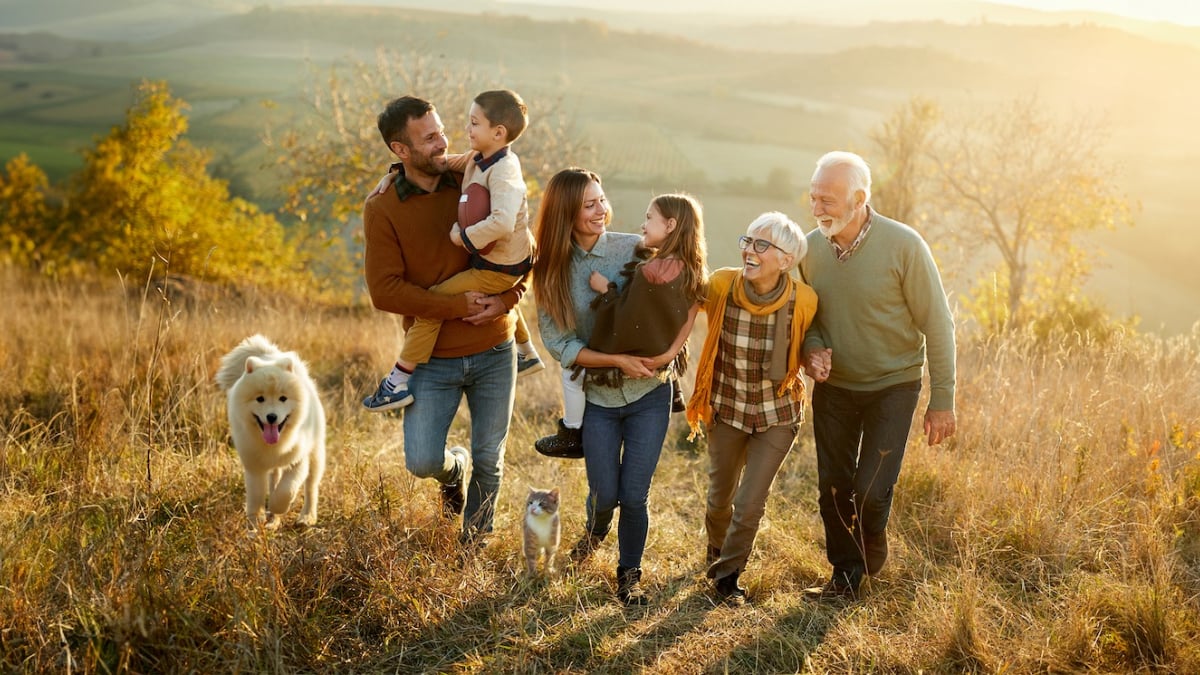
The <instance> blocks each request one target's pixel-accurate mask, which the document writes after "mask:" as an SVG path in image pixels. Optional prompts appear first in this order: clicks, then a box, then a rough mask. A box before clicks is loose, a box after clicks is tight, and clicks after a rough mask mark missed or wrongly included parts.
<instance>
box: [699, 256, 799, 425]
mask: <svg viewBox="0 0 1200 675" xmlns="http://www.w3.org/2000/svg"><path fill="white" fill-rule="evenodd" d="M783 278H784V284H786V286H785V287H784V289H783V292H782V293H780V294H779V297H778V298H776V299H775V300H774V301H773V302H770V303H768V304H765V305H757V304H755V303H754V302H753V301H751V300H750V298H749V297H748V296H747V295H746V285H745V284H744V283H743V282H742V270H741V269H740V268H735V267H728V268H725V269H720V270H716V271H715V272H713V273H712V276H710V277H709V280H708V300H707V301H706V302H705V306H704V313H705V314H707V315H708V336H707V337H705V338H704V348H703V349H702V350H701V352H700V358H699V360H698V363H697V364H696V386H695V388H694V390H693V392H692V398H691V400H690V401H688V406H687V421H688V426H689V427H691V429H692V433H691V434H689V435H688V440H691V439H693V438H695V437H696V435H697V434H699V433H701V432H702V431H703V427H704V426H705V425H708V424H711V423H712V418H713V408H712V383H713V368H714V366H715V365H716V361H717V345H718V344H720V341H721V330H722V325H721V324H722V322H723V321H724V318H725V301H726V299H727V298H729V296H730V295H732V296H733V302H734V304H736V305H737V306H738V307H741V308H742V309H745V310H746V311H747V312H750V313H751V314H753V315H755V316H762V315H764V314H771V313H773V312H776V311H779V309H780V308H782V307H783V306H784V305H785V304H787V302H788V301H789V300H790V299H791V298H792V294H793V293H795V294H796V302H795V303H794V304H793V305H792V331H791V341H790V344H788V346H787V349H788V358H787V375H786V376H785V377H784V378H783V381H782V382H780V383H779V388H778V389H777V390H776V395H778V396H783V395H784V394H789V395H790V396H791V397H792V400H794V401H802V400H804V380H803V379H802V378H801V377H800V374H801V358H800V349H801V347H802V346H803V344H804V333H805V331H807V330H808V326H809V324H810V323H812V318H813V314H814V313H816V310H817V296H816V294H815V293H813V291H812V288H810V287H809V286H808V285H807V284H799V283H796V281H795V280H794V279H792V277H791V275H788V274H784V275H783ZM778 348H779V346H778V345H776V346H775V349H778Z"/></svg>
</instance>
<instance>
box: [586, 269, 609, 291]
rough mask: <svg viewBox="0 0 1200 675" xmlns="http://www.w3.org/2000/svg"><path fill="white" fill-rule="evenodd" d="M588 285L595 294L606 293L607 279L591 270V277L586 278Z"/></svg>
mask: <svg viewBox="0 0 1200 675" xmlns="http://www.w3.org/2000/svg"><path fill="white" fill-rule="evenodd" d="M588 285H589V286H591V287H592V290H593V291H596V292H597V293H607V292H608V277H606V276H604V275H603V274H600V273H599V272H596V271H594V270H593V271H592V276H590V277H588Z"/></svg>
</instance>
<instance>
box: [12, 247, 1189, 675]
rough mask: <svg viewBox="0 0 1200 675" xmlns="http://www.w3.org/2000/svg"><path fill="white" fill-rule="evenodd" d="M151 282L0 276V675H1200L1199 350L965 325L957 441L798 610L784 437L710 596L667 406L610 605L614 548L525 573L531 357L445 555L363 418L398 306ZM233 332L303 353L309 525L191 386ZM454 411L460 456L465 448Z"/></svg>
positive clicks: (378, 434)
mask: <svg viewBox="0 0 1200 675" xmlns="http://www.w3.org/2000/svg"><path fill="white" fill-rule="evenodd" d="M172 293H174V292H169V293H168V294H167V295H162V294H160V293H159V292H157V291H156V290H154V289H153V288H149V287H147V288H142V287H140V284H139V283H138V282H137V281H136V280H125V281H123V282H118V280H116V279H109V280H101V281H97V282H94V283H91V284H86V285H83V284H80V285H66V284H61V283H57V282H50V281H46V280H43V279H33V278H29V277H27V276H25V275H22V274H19V273H17V272H14V271H12V270H7V269H6V270H0V294H2V295H3V297H4V298H5V299H6V312H5V313H4V317H5V319H4V330H3V331H0V420H3V422H2V424H3V429H2V433H0V551H2V555H0V588H2V589H3V590H4V592H3V593H0V670H4V671H23V672H64V671H70V672H85V673H90V672H114V671H120V672H181V671H196V672H245V671H251V672H267V671H275V672H313V671H322V672H324V671H354V672H379V671H387V672H425V671H434V670H436V671H453V672H464V673H493V672H517V673H534V672H563V673H590V672H649V673H702V672H712V673H718V672H799V671H806V672H807V671H811V672H862V671H883V672H938V673H958V672H964V671H975V672H1000V671H1006V672H1036V671H1054V672H1078V671H1092V672H1130V671H1163V672H1196V670H1197V669H1198V668H1200V648H1198V647H1197V645H1198V644H1200V607H1198V606H1197V603H1196V598H1197V597H1198V595H1200V458H1198V456H1197V455H1198V452H1200V423H1198V422H1197V420H1200V334H1192V335H1191V336H1189V337H1186V338H1175V339H1171V340H1164V339H1160V338H1154V337H1146V336H1130V337H1129V339H1128V340H1118V341H1117V342H1115V343H1113V344H1111V345H1110V346H1108V347H1103V348H1101V347H1098V346H1088V345H1084V346H1083V347H1077V348H1074V349H1067V348H1059V347H1054V346H1041V347H1039V346H1037V345H1032V344H1027V343H1024V342H1022V341H1019V340H1014V341H1012V342H1006V341H993V342H988V343H979V342H977V341H975V340H972V339H970V338H969V337H967V336H965V335H964V336H961V337H962V340H961V345H962V346H961V349H960V353H959V368H958V370H959V374H960V381H959V399H958V414H959V420H960V422H959V428H960V431H959V434H958V435H957V436H956V437H955V438H954V439H953V440H952V441H951V442H949V443H948V444H947V445H945V446H943V447H938V448H933V449H931V448H927V447H926V446H925V445H924V443H923V439H922V438H921V436H920V432H919V428H918V429H915V430H914V435H913V437H912V440H911V442H910V445H909V447H908V449H907V456H906V459H905V465H904V470H903V473H902V474H901V477H900V482H899V484H898V487H897V494H896V501H895V509H894V513H893V516H892V521H891V526H890V531H891V532H892V535H893V537H892V558H891V560H890V561H889V564H888V567H887V569H886V570H885V571H884V572H883V573H882V574H881V575H880V576H878V577H877V578H875V579H872V580H871V581H870V583H869V586H868V590H867V593H866V596H865V598H864V599H863V600H861V601H859V602H857V603H854V604H851V605H848V606H845V607H831V606H821V605H814V604H811V603H810V602H809V601H806V600H805V599H804V598H803V597H802V594H801V589H803V588H804V587H806V586H809V585H811V584H813V583H817V582H820V581H822V580H823V578H824V575H826V574H827V572H828V570H827V564H826V563H825V561H824V554H823V546H822V538H823V535H822V531H821V525H820V519H819V516H818V515H817V507H816V499H817V494H816V479H815V466H814V459H813V448H812V440H811V427H810V426H809V425H808V424H807V423H806V424H805V426H804V427H803V428H802V430H801V434H800V440H799V442H798V443H797V445H796V446H795V448H794V449H793V451H792V454H791V455H790V457H789V458H788V460H787V461H786V463H785V464H784V467H783V470H782V472H781V473H780V475H779V477H778V480H777V482H776V485H775V489H774V491H773V493H772V495H771V498H770V501H769V502H768V506H767V514H766V518H765V520H764V526H763V529H762V531H761V533H760V535H759V538H758V541H757V543H756V553H755V554H754V556H753V557H752V558H751V561H750V563H749V567H748V569H747V571H746V573H745V575H744V577H743V579H744V580H745V582H746V583H747V585H748V587H749V590H750V595H751V599H752V602H751V604H749V605H748V606H746V607H745V608H740V609H737V608H728V607H722V606H716V605H714V604H713V602H712V600H711V599H710V595H709V582H708V581H707V580H705V579H704V578H703V566H702V557H703V548H704V545H703V542H704V539H703V504H704V494H705V489H706V487H705V486H706V469H705V459H704V457H705V455H704V446H703V443H702V442H701V443H699V444H692V443H689V442H688V441H687V440H686V438H685V437H686V428H685V425H684V424H683V423H682V420H680V419H678V418H676V419H674V420H673V422H672V431H671V433H670V434H669V439H668V442H667V446H666V448H665V450H664V454H663V458H662V461H661V463H660V466H659V469H658V472H657V475H656V478H655V484H654V487H653V489H652V494H651V517H652V526H651V533H650V539H649V544H648V551H647V555H646V558H645V574H646V576H645V581H646V584H647V588H648V591H649V594H650V598H651V603H650V605H649V607H647V608H645V609H643V610H627V609H624V608H622V607H620V606H618V605H617V604H616V603H615V602H614V601H613V599H612V587H613V583H614V581H613V569H614V568H615V565H616V558H615V555H616V554H615V545H614V544H613V543H612V542H608V543H606V544H605V545H604V547H603V548H602V549H601V551H600V552H599V553H598V555H597V556H596V557H595V558H594V559H593V560H592V561H590V562H588V563H587V564H585V565H583V566H581V567H577V568H572V567H569V566H568V567H566V569H565V570H564V571H563V572H562V573H560V574H558V575H555V576H553V577H551V578H528V577H526V576H525V574H524V572H523V561H522V559H521V555H520V546H521V544H520V536H519V517H520V513H521V508H522V505H523V499H524V495H525V492H526V491H527V489H528V487H529V486H543V487H546V486H558V487H559V488H560V489H561V490H562V491H563V495H564V497H563V507H562V514H563V523H564V526H563V528H564V529H563V531H564V540H565V542H566V543H567V545H568V546H569V544H570V542H571V541H573V540H574V539H575V538H576V537H577V536H578V535H579V533H580V532H581V530H582V527H583V520H584V515H583V500H584V496H585V494H586V483H585V476H584V473H583V467H582V465H581V464H580V463H579V462H571V461H565V460H548V459H546V458H543V457H541V456H540V455H537V454H536V453H534V452H533V450H532V442H533V440H534V439H535V438H537V437H538V436H540V435H543V434H545V433H547V432H548V431H549V430H551V429H552V424H553V420H554V418H555V417H556V416H557V414H558V411H559V401H560V399H559V396H560V394H559V387H558V384H557V377H556V373H555V372H553V370H554V369H553V368H552V369H551V370H549V371H547V372H545V373H542V374H539V375H536V376H534V378H533V379H532V380H525V381H523V382H522V386H521V387H520V390H519V391H518V394H517V408H516V410H515V411H514V415H513V419H512V428H511V433H510V437H509V441H508V449H507V458H506V463H505V477H504V484H503V489H502V494H501V499H500V506H499V513H498V516H497V531H496V533H495V536H494V537H493V538H492V539H491V540H490V543H489V544H488V546H487V547H486V548H485V549H483V550H482V552H480V553H479V554H478V555H477V556H474V557H470V558H467V559H465V560H462V559H460V557H459V555H458V551H457V544H456V543H455V542H456V538H455V537H456V530H455V528H454V527H453V526H452V525H449V524H447V523H446V522H445V521H443V520H442V519H441V517H440V516H439V506H438V502H437V496H436V495H437V492H436V489H435V487H434V486H433V485H432V484H431V483H429V482H427V481H425V482H422V481H417V480H415V479H413V478H412V477H411V476H410V475H409V474H408V473H407V472H406V471H405V469H404V460H403V457H404V438H403V435H402V433H401V419H400V417H399V416H390V415H372V414H368V413H364V412H363V411H362V410H361V409H360V407H359V404H358V401H359V399H360V397H361V396H362V395H364V394H365V393H366V392H367V390H368V389H370V388H372V387H373V386H374V383H375V382H376V381H377V379H376V378H378V377H379V374H380V373H381V372H384V370H385V369H386V366H387V365H388V364H389V363H390V362H391V360H392V359H393V358H394V356H395V352H396V348H397V340H398V324H397V322H396V321H395V320H394V319H393V318H390V317H387V316H385V315H382V314H380V313H377V312H373V311H370V310H367V309H356V310H351V311H347V310H344V309H338V310H322V309H320V308H317V307H314V306H309V305H306V304H305V303H296V302H294V301H290V300H287V299H277V298H271V297H265V296H264V297H255V296H254V295H253V294H252V293H251V294H248V295H247V294H243V295H242V296H240V297H234V298H231V297H224V296H222V295H220V294H219V293H216V292H213V293H212V294H208V293H205V292H204V290H203V289H195V290H194V291H193V292H192V293H190V294H189V295H188V296H186V297H185V296H183V295H173V294H172ZM255 332H262V333H264V334H266V335H268V336H269V337H271V338H272V339H273V340H275V341H276V342H278V343H279V344H280V345H281V346H282V347H284V348H285V349H295V350H297V351H298V352H299V353H300V354H301V355H302V356H303V357H304V358H305V359H306V361H307V362H308V364H309V367H310V370H311V372H312V373H313V374H314V377H315V378H316V379H317V382H318V384H319V386H320V388H321V391H322V400H323V401H324V404H325V406H326V410H327V413H328V416H329V433H328V440H329V469H328V471H327V473H326V476H325V480H324V484H323V489H322V504H321V507H322V511H321V514H320V515H321V520H320V523H319V525H318V526H317V527H315V528H312V529H309V530H306V531H302V530H297V529H294V528H285V529H284V530H282V531H280V532H278V533H275V534H273V535H270V536H261V537H257V538H252V537H249V536H247V534H246V526H245V518H244V515H243V513H242V503H243V487H242V478H241V470H240V465H239V463H238V460H237V457H236V454H235V453H234V451H233V450H232V448H231V447H230V445H229V440H228V425H227V422H226V420H225V413H224V398H223V395H222V394H221V393H220V392H219V391H217V389H216V387H215V385H214V384H213V382H212V377H213V374H214V372H215V369H216V366H217V363H218V360H219V359H220V357H221V356H222V355H223V354H224V353H225V352H226V351H228V350H229V349H230V348H232V346H233V345H235V344H236V343H237V342H238V341H239V340H241V339H242V338H244V337H246V336H247V335H249V334H251V333H255ZM702 335H703V327H700V328H698V329H697V334H696V335H695V336H693V340H699V339H701V338H702ZM460 415H461V418H460V420H459V421H458V422H457V423H456V424H455V425H454V427H453V429H452V431H451V442H456V443H465V442H466V441H467V435H466V434H467V427H466V425H465V422H466V417H467V415H466V411H465V408H464V410H462V411H460ZM293 517H294V514H293Z"/></svg>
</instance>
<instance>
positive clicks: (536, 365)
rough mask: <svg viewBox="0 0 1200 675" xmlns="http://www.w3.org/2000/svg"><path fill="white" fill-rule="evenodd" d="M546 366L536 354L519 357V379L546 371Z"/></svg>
mask: <svg viewBox="0 0 1200 675" xmlns="http://www.w3.org/2000/svg"><path fill="white" fill-rule="evenodd" d="M545 369H546V364H545V363H542V360H541V359H540V358H538V357H537V355H536V354H534V355H531V356H522V355H520V354H518V355H517V377H525V376H526V375H532V374H534V373H536V372H538V371H539V370H545Z"/></svg>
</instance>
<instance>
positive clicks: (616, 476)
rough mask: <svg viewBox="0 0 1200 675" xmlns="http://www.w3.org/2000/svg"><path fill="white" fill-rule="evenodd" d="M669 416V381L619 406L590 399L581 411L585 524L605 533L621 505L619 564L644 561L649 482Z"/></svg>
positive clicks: (638, 564)
mask: <svg viewBox="0 0 1200 675" xmlns="http://www.w3.org/2000/svg"><path fill="white" fill-rule="evenodd" d="M670 419H671V385H670V384H663V385H662V386H660V387H658V388H656V389H654V390H652V391H651V392H650V393H648V394H646V395H645V396H643V397H641V398H640V399H638V400H636V401H634V402H633V403H629V404H627V405H625V406H622V407H620V408H604V407H601V406H598V405H595V404H593V403H588V404H587V408H586V409H585V410H584V412H583V461H584V464H585V465H586V467H587V479H588V501H587V520H588V524H587V528H588V532H589V533H590V534H593V535H596V536H600V537H603V536H605V535H607V534H608V531H609V528H610V527H611V526H612V519H613V512H614V511H615V510H616V509H617V507H618V506H619V507H621V517H620V520H619V521H618V522H617V546H618V549H619V551H620V553H619V557H618V561H617V564H618V565H620V566H621V567H641V566H642V553H643V552H644V551H645V550H646V533H647V532H648V531H649V529H650V512H649V508H648V502H649V498H650V481H651V479H653V478H654V470H655V469H656V468H658V458H659V455H661V454H662V446H663V441H664V440H666V438H667V423H668V422H670ZM622 444H623V445H624V452H622V448H621V446H622Z"/></svg>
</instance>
